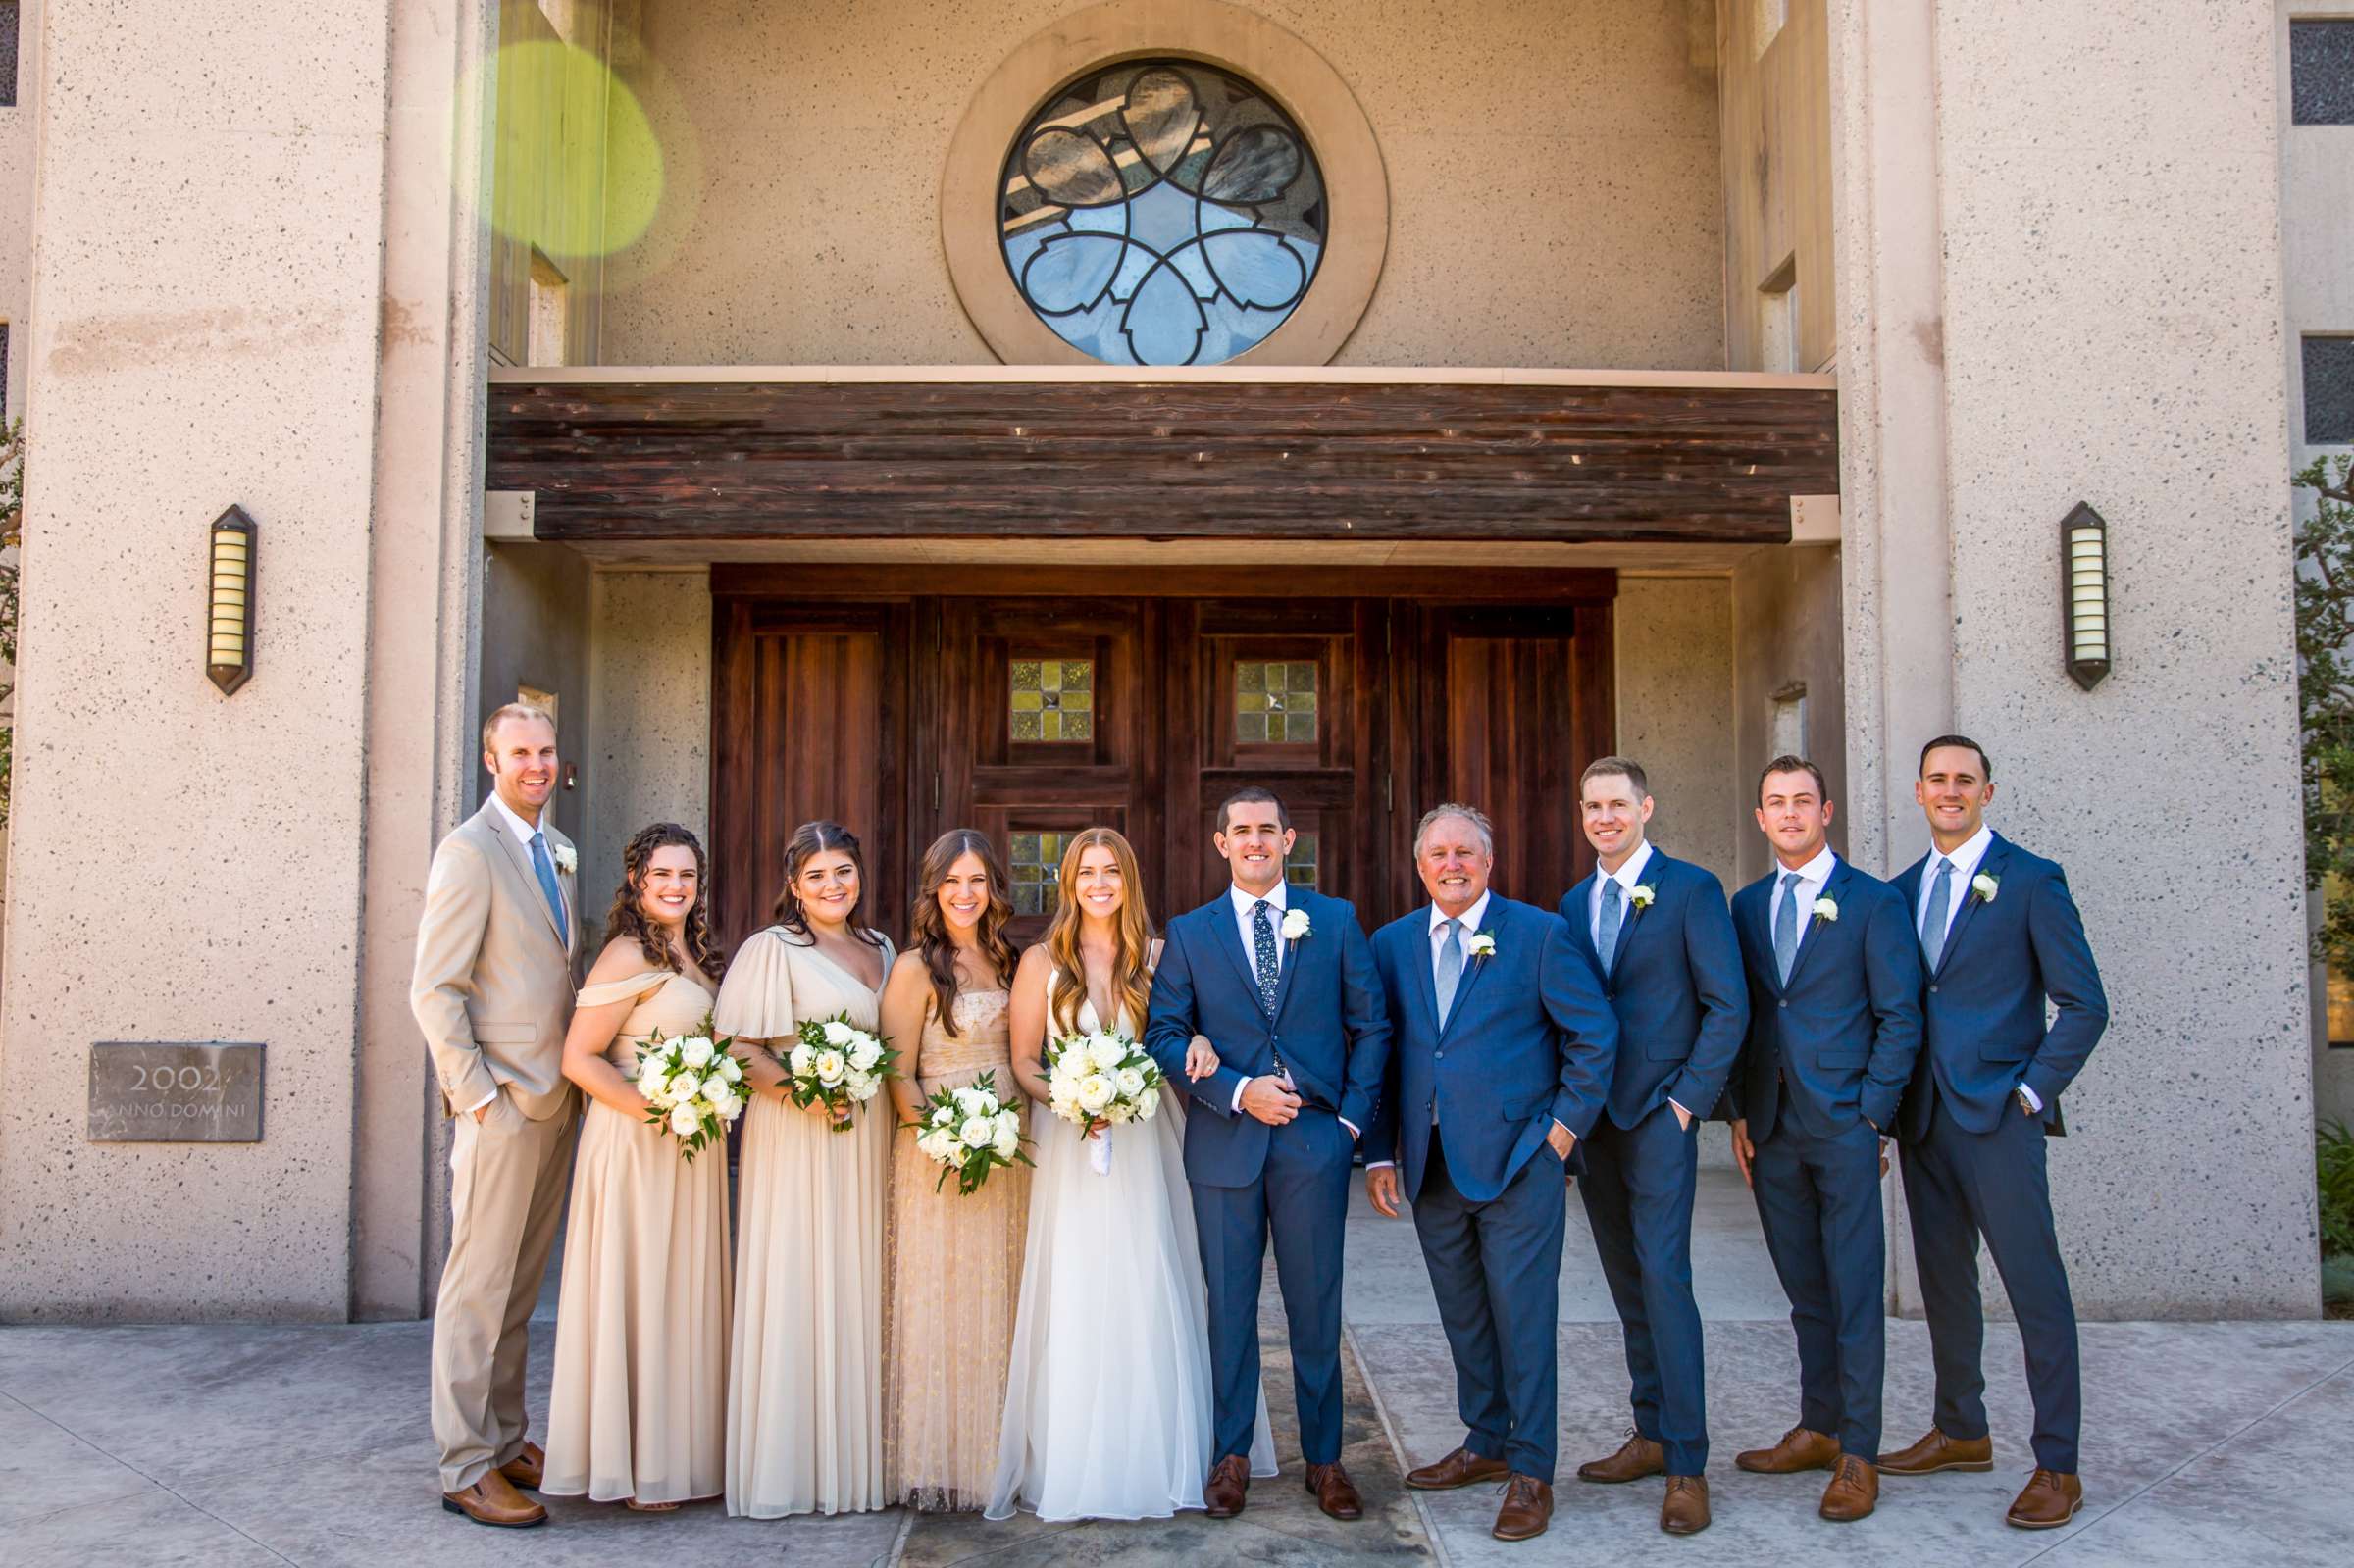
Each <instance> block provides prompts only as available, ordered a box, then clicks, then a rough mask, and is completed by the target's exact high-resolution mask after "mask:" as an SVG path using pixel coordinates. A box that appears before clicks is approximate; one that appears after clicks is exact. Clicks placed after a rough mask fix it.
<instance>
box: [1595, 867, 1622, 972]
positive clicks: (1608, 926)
mask: <svg viewBox="0 0 2354 1568" xmlns="http://www.w3.org/2000/svg"><path fill="white" fill-rule="evenodd" d="M1621 896H1622V895H1621V894H1620V891H1619V888H1618V879H1617V878H1615V877H1605V878H1603V879H1602V936H1600V938H1598V939H1597V940H1596V941H1595V943H1594V947H1595V950H1596V951H1597V952H1599V953H1601V954H1602V972H1603V973H1604V974H1606V975H1607V974H1609V973H1610V972H1611V960H1612V958H1613V957H1614V956H1616V954H1617V952H1618V921H1619V917H1620V916H1621V915H1622V914H1623V913H1624V910H1623V909H1622V907H1621V905H1620V902H1619V900H1620V897H1621Z"/></svg>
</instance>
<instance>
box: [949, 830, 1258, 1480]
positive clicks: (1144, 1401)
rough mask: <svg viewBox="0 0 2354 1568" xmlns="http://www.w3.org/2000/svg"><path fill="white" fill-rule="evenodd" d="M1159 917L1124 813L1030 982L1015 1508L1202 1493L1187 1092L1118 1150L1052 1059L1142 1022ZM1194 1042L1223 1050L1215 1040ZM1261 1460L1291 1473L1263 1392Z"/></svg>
mask: <svg viewBox="0 0 2354 1568" xmlns="http://www.w3.org/2000/svg"><path fill="white" fill-rule="evenodd" d="M1151 931H1152V927H1151V919H1150V918H1149V916H1148V915H1147V913H1146V910H1145V904H1144V896H1143V891H1142V888H1141V886H1140V885H1139V884H1138V881H1137V868H1136V855H1135V852H1134V851H1133V850H1132V849H1130V848H1129V846H1128V840H1127V839H1125V838H1123V837H1121V836H1120V835H1118V834H1116V833H1114V832H1112V831H1111V830H1110V829H1108V828H1091V829H1089V830H1087V831H1086V832H1085V833H1082V834H1078V835H1074V836H1073V837H1072V839H1071V843H1070V847H1069V848H1068V849H1067V850H1065V851H1064V853H1063V857H1062V871H1061V901H1060V903H1059V904H1058V905H1057V906H1056V908H1055V912H1054V918H1053V921H1052V923H1051V924H1050V925H1049V927H1048V928H1047V935H1046V938H1045V940H1044V941H1042V942H1041V943H1040V944H1039V945H1038V946H1036V947H1033V948H1031V949H1030V950H1029V951H1028V952H1027V953H1025V954H1023V955H1022V961H1021V966H1020V968H1019V969H1018V970H1017V971H1016V973H1015V976H1014V982H1013V1000H1012V1007H1011V1024H1012V1032H1013V1074H1014V1077H1015V1079H1016V1080H1017V1081H1018V1082H1019V1083H1020V1084H1021V1087H1022V1088H1023V1090H1024V1092H1026V1093H1027V1094H1028V1095H1029V1096H1030V1102H1031V1106H1032V1109H1031V1130H1030V1131H1031V1136H1032V1138H1035V1139H1036V1142H1035V1144H1034V1145H1033V1147H1032V1150H1031V1154H1032V1157H1033V1158H1034V1159H1035V1160H1036V1161H1037V1162H1038V1168H1037V1172H1036V1174H1035V1175H1034V1176H1033V1178H1032V1180H1031V1187H1030V1231H1029V1241H1028V1247H1027V1251H1026V1253H1025V1255H1024V1257H1023V1260H1022V1290H1021V1300H1020V1304H1019V1305H1018V1306H1017V1307H1016V1309H1015V1314H1014V1326H1013V1356H1012V1360H1011V1362H1010V1364H1009V1366H1008V1368H1007V1376H1006V1380H1005V1415H1004V1422H1003V1425H1002V1426H1001V1428H1000V1429H999V1433H998V1469H997V1476H996V1479H995V1481H994V1482H993V1484H992V1485H991V1488H990V1497H989V1506H988V1508H987V1510H986V1512H987V1514H988V1517H990V1518H992V1519H1004V1518H1009V1517H1011V1515H1012V1514H1013V1511H1014V1509H1015V1508H1016V1507H1020V1508H1023V1509H1026V1510H1028V1511H1030V1512H1032V1513H1035V1514H1037V1515H1038V1516H1039V1517H1040V1518H1041V1519H1047V1520H1072V1519H1165V1518H1167V1517H1169V1516H1170V1515H1171V1514H1173V1513H1175V1512H1176V1511H1177V1510H1178V1509H1180V1508H1199V1507H1201V1506H1202V1482H1203V1477H1204V1476H1205V1475H1206V1474H1207V1473H1208V1470H1209V1462H1210V1458H1211V1454H1210V1451H1209V1448H1210V1415H1211V1385H1210V1372H1209V1333H1208V1316H1207V1308H1206V1306H1205V1304H1204V1292H1203V1282H1202V1257H1201V1248H1200V1244H1199V1243H1198V1242H1197V1241H1196V1240H1195V1238H1194V1215H1193V1198H1192V1195H1191V1192H1190V1190H1189V1189H1188V1188H1187V1186H1186V1180H1185V1158H1184V1152H1183V1149H1184V1139H1185V1112H1184V1109H1183V1108H1182V1106H1181V1104H1180V1100H1181V1098H1182V1096H1180V1095H1179V1094H1178V1093H1177V1091H1176V1090H1175V1089H1173V1088H1170V1087H1165V1086H1164V1087H1162V1089H1161V1107H1160V1114H1159V1115H1157V1116H1155V1117H1154V1118H1153V1119H1152V1120H1151V1121H1150V1122H1142V1123H1130V1124H1129V1125H1128V1126H1125V1127H1120V1128H1116V1129H1108V1130H1105V1131H1103V1132H1101V1133H1100V1134H1098V1137H1100V1138H1106V1139H1109V1140H1110V1141H1109V1153H1110V1159H1109V1160H1108V1162H1105V1161H1103V1160H1102V1159H1101V1156H1100V1151H1091V1150H1090V1148H1089V1146H1088V1144H1087V1142H1086V1140H1084V1139H1083V1138H1080V1136H1079V1129H1078V1128H1076V1127H1074V1126H1072V1125H1071V1124H1070V1123H1068V1122H1065V1121H1062V1120H1060V1119H1058V1118H1057V1117H1055V1116H1054V1115H1053V1113H1052V1112H1051V1111H1049V1109H1048V1108H1047V1102H1048V1099H1049V1094H1048V1092H1047V1085H1046V1076H1045V1072H1044V1069H1043V1068H1042V1066H1041V1065H1040V1055H1041V1052H1042V1047H1043V1045H1044V1042H1045V1040H1046V1039H1047V1037H1049V1036H1052V1037H1057V1038H1059V1037H1063V1036H1066V1035H1071V1034H1077V1033H1084V1032H1089V1031H1093V1030H1095V1029H1097V1028H1099V1027H1100V1024H1101V1021H1102V1020H1103V1019H1104V1018H1106V1017H1109V1018H1111V1019H1113V1020H1115V1021H1116V1022H1115V1023H1114V1025H1113V1027H1114V1028H1115V1029H1116V1030H1117V1031H1118V1032H1119V1033H1121V1034H1123V1035H1127V1036H1129V1037H1131V1038H1135V1037H1141V1035H1142V1027H1141V1026H1142V1021H1143V1019H1144V1015H1145V1006H1146V1002H1147V1000H1148V998H1149V997H1150V995H1151V981H1152V972H1151V961H1152V960H1153V959H1155V958H1157V957H1159V954H1160V946H1159V943H1157V942H1154V941H1152V940H1151ZM1194 1049H1195V1052H1196V1053H1198V1054H1200V1055H1202V1056H1203V1058H1205V1062H1204V1067H1205V1069H1206V1068H1207V1067H1214V1066H1215V1064H1216V1058H1215V1055H1214V1053H1211V1052H1210V1051H1209V1048H1208V1044H1207V1042H1206V1041H1203V1040H1200V1039H1197V1040H1196V1041H1195V1045H1194ZM1188 1063H1189V1065H1191V1064H1192V1057H1190V1056H1189V1058H1188ZM1091 1152H1096V1153H1097V1158H1096V1159H1094V1160H1091V1159H1090V1154H1091ZM1105 1163H1107V1164H1108V1166H1109V1168H1108V1169H1107V1170H1104V1171H1100V1172H1099V1171H1098V1170H1097V1169H1096V1166H1097V1165H1100V1164H1105ZM1251 1473H1252V1474H1253V1475H1254V1476H1271V1475H1273V1474H1275V1443H1274V1439H1273V1437H1272V1436H1271V1435H1270V1433H1269V1432H1268V1429H1267V1406H1266V1396H1265V1394H1264V1393H1263V1392H1262V1393H1261V1394H1260V1396H1259V1406H1258V1430H1257V1432H1256V1434H1255V1435H1254V1437H1253V1439H1252V1442H1251Z"/></svg>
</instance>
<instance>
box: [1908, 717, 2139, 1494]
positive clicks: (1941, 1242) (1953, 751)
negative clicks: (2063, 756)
mask: <svg viewBox="0 0 2354 1568" xmlns="http://www.w3.org/2000/svg"><path fill="white" fill-rule="evenodd" d="M1913 794H1914V798H1915V799H1916V800H1918V801H1919V802H1920V807H1921V811H1922V812H1923V813H1924V814H1925V815H1926V816H1927V818H1928V821H1929V839H1930V850H1929V853H1928V854H1926V855H1924V856H1922V857H1921V858H1920V859H1919V860H1918V861H1916V862H1914V864H1913V865H1911V866H1910V867H1908V868H1906V870H1905V872H1904V874H1903V875H1901V876H1899V877H1898V878H1897V879H1896V887H1897V890H1898V891H1899V892H1901V893H1902V894H1903V895H1904V897H1905V902H1906V905H1907V907H1908V908H1909V909H1910V910H1911V911H1912V913H1913V918H1914V928H1915V930H1916V931H1917V932H1918V933H1919V938H1920V955H1921V967H1922V969H1923V970H1924V971H1925V972H1926V974H1927V977H1928V981H1927V986H1926V988H1925V990H1924V992H1923V994H1922V998H1921V1017H1922V1024H1923V1029H1924V1031H1925V1035H1926V1041H1925V1044H1924V1045H1923V1047H1922V1049H1921V1053H1920V1060H1919V1063H1918V1064H1917V1065H1916V1066H1915V1067H1914V1069H1913V1082H1912V1084H1911V1086H1910V1087H1908V1088H1907V1089H1906V1091H1905V1102H1904V1106H1903V1109H1902V1110H1901V1111H1900V1112H1899V1113H1898V1114H1899V1117H1900V1122H1899V1136H1900V1137H1901V1138H1903V1139H1904V1154H1903V1159H1904V1171H1905V1202H1906V1206H1907V1207H1908V1208H1910V1209H1911V1210H1912V1215H1913V1259H1914V1262H1915V1264H1916V1265H1917V1266H1918V1268H1919V1273H1920V1293H1921V1303H1922V1305H1923V1306H1924V1307H1926V1308H1927V1315H1928V1320H1929V1350H1930V1355H1931V1359H1932V1360H1933V1361H1934V1363H1935V1366H1936V1373H1937V1407H1936V1413H1935V1417H1934V1424H1933V1425H1932V1426H1931V1428H1930V1430H1929V1432H1928V1434H1927V1435H1926V1436H1925V1437H1923V1438H1922V1439H1921V1440H1920V1441H1919V1442H1916V1443H1914V1444H1913V1446H1911V1447H1910V1448H1906V1449H1904V1450H1903V1451H1901V1452H1899V1453H1893V1454H1882V1455H1881V1456H1880V1470H1881V1472H1882V1473H1883V1474H1886V1475H1908V1476H1910V1475H1928V1474H1930V1473H1932V1472H1935V1471H1939V1470H1991V1469H1992V1468H1994V1446H1993V1440H1992V1438H1991V1436H1990V1435H1989V1433H1988V1431H1987V1425H1986V1401H1985V1398H1984V1394H1985V1390H1986V1379H1985V1375H1984V1373H1983V1372H1982V1371H1981V1370H1980V1364H1979V1358H1980V1354H1981V1352H1982V1351H1983V1349H1984V1342H1985V1317H1984V1314H1983V1311H1982V1309H1981V1307H1980V1304H1979V1301H1978V1238H1979V1237H1981V1236H1983V1237H1984V1238H1985V1239H1986V1244H1987V1246H1988V1248H1989V1249H1991V1250H1992V1251H1993V1253H1994V1266H1995V1268H1996V1269H1997V1270H1998V1271H1999V1272H2000V1273H2001V1274H2002V1277H2003V1289H2004V1290H2006V1291H2008V1292H2009V1293H2010V1296H2011V1307H2012V1311H2013V1313H2014V1314H2015V1315H2016V1316H2017V1318H2018V1320H2019V1333H2020V1338H2021V1340H2023V1341H2024V1342H2025V1350H2026V1360H2027V1389H2028V1391H2029V1392H2030V1393H2031V1394H2032V1395H2033V1397H2034V1401H2035V1432H2034V1449H2035V1473H2034V1474H2033V1475H2032V1476H2030V1477H2029V1478H2028V1480H2027V1484H2026V1486H2025V1487H2024V1488H2023V1489H2021V1492H2020V1493H2019V1496H2018V1497H2017V1498H2016V1499H2015V1500H2014V1501H2013V1502H2012V1504H2011V1510H2010V1513H2009V1514H2008V1515H2007V1516H2006V1517H2007V1518H2008V1520H2009V1522H2010V1523H2012V1524H2014V1525H2017V1526H2018V1527H2019V1528H2021V1529H2022V1530H2052V1529H2057V1528H2058V1527H2060V1526H2062V1525H2065V1524H2067V1523H2068V1522H2069V1520H2071V1519H2073V1518H2074V1517H2075V1514H2076V1510H2077V1509H2079V1508H2081V1507H2082V1506H2083V1504H2084V1489H2083V1486H2082V1484H2081V1483H2080V1482H2079V1481H2078V1480H2077V1477H2076V1442H2077V1437H2078V1434H2079V1429H2080V1428H2081V1426H2082V1424H2083V1391H2082V1374H2081V1371H2080V1369H2079V1366H2078V1363H2077V1359H2076V1309H2075V1302H2074V1300H2073V1298H2072V1297H2071V1296H2070V1294H2069V1289H2068V1269H2067V1267H2066V1266H2065V1265H2064V1264H2063V1263H2062V1262H2061V1260H2060V1241H2059V1237H2058V1235H2057V1232H2056V1230H2055V1228H2054V1226H2053V1223H2052V1192H2051V1184H2050V1182H2049V1180H2048V1178H2047V1176H2046V1173H2045V1167H2044V1159H2045V1147H2044V1140H2045V1138H2058V1137H2060V1136H2062V1135H2063V1134H2064V1133H2065V1132H2066V1131H2067V1129H2066V1126H2065V1124H2064V1123H2063V1122H2062V1121H2061V1119H2060V1095H2061V1093H2062V1092H2063V1091H2064V1090H2065V1089H2066V1088H2067V1087H2068V1086H2069V1085H2070V1084H2072V1083H2073V1082H2075V1077H2076V1074H2078V1073H2079V1072H2081V1071H2083V1068H2084V1063H2085V1060H2086V1059H2087V1058H2088V1057H2090V1056H2091V1055H2092V1047H2093V1046H2094V1044H2096V1043H2097V1042H2098V1041H2099V1039H2100V1037H2101V1031H2102V1030H2103V1029H2104V1028H2106V1027H2107V1026H2108V1022H2109V1000H2108V997H2107V996H2106V995H2104V994H2103V993H2102V990H2101V972H2100V968H2099V966H2098V965H2096V964H2095V963H2094V962H2093V957H2092V946H2091V944H2090V943H2089V942H2087V941H2086V940H2085V939H2084V922H2083V919H2082V918H2081V917H2080V916H2079V915H2078V914H2077V913H2076V905H2075V900H2074V899H2073V898H2071V897H2070V896H2069V891H2068V878H2067V877H2066V876H2065V875H2063V874H2062V872H2061V870H2060V868H2059V867H2058V866H2056V865H2054V864H2053V863H2052V862H2051V861H2048V860H2045V859H2043V858H2042V857H2040V856H2037V855H2031V854H2029V853H2027V851H2025V850H2024V849H2021V847H2019V845H2017V844H2014V843H2012V842H2010V841H2009V840H2008V839H2006V838H2004V837H2003V836H2002V835H1999V834H1997V833H1995V832H1994V831H1993V830H1992V829H1990V828H1988V827H1987V826H1986V822H1985V815H1986V807H1987V805H1988V804H1989V803H1990V802H1991V801H1992V800H1993V799H1994V769H1993V766H1992V764H1991V763H1990V762H1989V761H1988V760H1987V756H1986V751H1985V748H1984V747H1982V746H1980V745H1979V744H1978V743H1977V742H1976V741H1974V740H1972V739H1970V737H1969V736H1967V735H1939V736H1938V737H1937V738H1936V739H1934V740H1931V741H1930V742H1929V743H1928V744H1927V745H1925V746H1923V747H1922V748H1921V752H1920V777H1919V779H1918V780H1916V781H1915V783H1914V785H1913ZM2047 1001H2048V1003H2049V1004H2050V1006H2051V1008H2052V1009H2054V1012H2053V1014H2052V1022H2051V1024H2050V1025H2049V1027H2048V1028H2047V1027H2046V1025H2045V1022H2044V1020H2045V1017H2046V1011H2045V1008H2046V1003H2047Z"/></svg>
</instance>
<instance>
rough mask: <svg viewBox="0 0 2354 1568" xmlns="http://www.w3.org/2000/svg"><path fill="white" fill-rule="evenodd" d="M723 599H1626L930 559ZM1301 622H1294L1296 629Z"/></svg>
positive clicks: (1499, 575) (1481, 569) (1351, 578)
mask: <svg viewBox="0 0 2354 1568" xmlns="http://www.w3.org/2000/svg"><path fill="white" fill-rule="evenodd" d="M711 591H712V593H713V594H714V595H715V596H717V597H721V598H730V597H745V598H761V599H773V598H794V597H799V598H810V597H822V598H826V599H841V600H861V601H865V600H875V599H914V598H929V597H941V598H987V599H1018V598H1026V597H1030V596H1033V595H1036V594H1040V593H1044V592H1050V593H1051V594H1052V595H1053V596H1054V597H1055V598H1056V599H1057V600H1061V601H1069V600H1077V599H1090V598H1105V599H1120V598H1131V599H1137V598H1142V599H1232V600H1256V599H1275V600H1283V599H1319V600H1321V599H1357V598H1376V599H1379V598H1401V599H1419V600H1424V601H1429V602H1433V603H1436V602H1441V601H1446V602H1465V601H1468V602H1474V603H1476V602H1482V601H1485V602H1494V603H1507V602H1509V603H1512V604H1598V603H1604V602H1607V601H1609V600H1611V599H1614V598H1616V597H1617V596H1618V574H1617V573H1616V572H1614V571H1612V570H1611V569H1610V568H1608V567H1602V568H1595V567H1555V566H1537V567H1527V566H1510V567H1494V566H1474V567H1465V568H1462V569H1460V570H1448V569H1445V568H1440V567H1423V566H1317V565H1299V564H1285V565H1282V566H1277V567H1272V568H1268V567H1257V568H1252V569H1250V570H1237V569H1235V568H1230V567H1220V566H1154V567H1133V566H1056V565H1054V564H1052V563H1051V562H1042V563H1039V564H1036V565H1027V566H940V565H934V564H931V563H927V562H834V561H816V562H808V563H798V562H775V563H769V562H762V563H758V564H749V563H735V564H731V563H725V562H723V563H721V564H719V565H716V566H714V567H712V568H711ZM1297 620H1298V617H1297V616H1293V617H1289V618H1287V624H1292V623H1296V622H1297Z"/></svg>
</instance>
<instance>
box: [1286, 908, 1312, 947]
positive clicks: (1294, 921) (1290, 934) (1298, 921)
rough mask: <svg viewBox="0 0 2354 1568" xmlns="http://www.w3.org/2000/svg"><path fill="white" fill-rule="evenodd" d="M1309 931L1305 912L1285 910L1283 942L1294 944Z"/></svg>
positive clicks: (1301, 910) (1303, 910)
mask: <svg viewBox="0 0 2354 1568" xmlns="http://www.w3.org/2000/svg"><path fill="white" fill-rule="evenodd" d="M1310 929H1311V928H1310V927H1309V925H1308V921H1307V911H1306V910H1305V909H1287V910H1285V911H1284V912H1283V939H1284V940H1285V941H1287V942H1296V941H1298V940H1299V939H1300V938H1301V937H1303V936H1307V935H1308V933H1309V930H1310Z"/></svg>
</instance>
